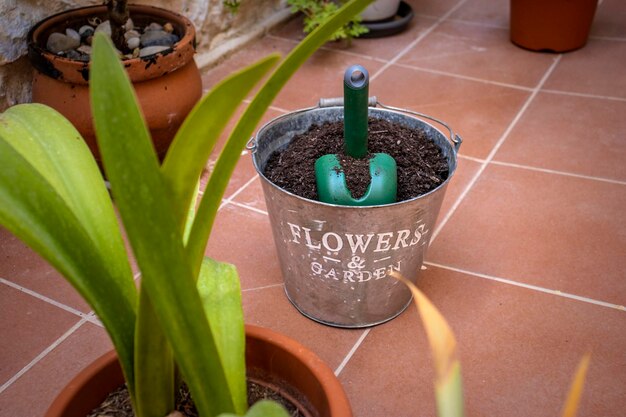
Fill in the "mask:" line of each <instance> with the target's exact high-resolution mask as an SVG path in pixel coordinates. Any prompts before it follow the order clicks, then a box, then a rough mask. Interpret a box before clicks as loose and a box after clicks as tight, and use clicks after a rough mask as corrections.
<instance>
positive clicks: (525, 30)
mask: <svg viewBox="0 0 626 417" xmlns="http://www.w3.org/2000/svg"><path fill="white" fill-rule="evenodd" d="M597 4H598V1H597V0H511V41H512V42H513V43H514V44H516V45H518V46H521V47H523V48H526V49H530V50H533V51H550V52H566V51H571V50H574V49H578V48H582V47H583V46H585V44H586V43H587V38H588V36H589V30H590V29H591V23H592V22H593V16H594V14H595V12H596V7H597Z"/></svg>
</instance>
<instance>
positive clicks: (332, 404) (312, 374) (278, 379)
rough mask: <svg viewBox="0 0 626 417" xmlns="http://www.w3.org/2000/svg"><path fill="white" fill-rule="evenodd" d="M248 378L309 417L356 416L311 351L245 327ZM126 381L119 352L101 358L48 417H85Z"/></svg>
mask: <svg viewBox="0 0 626 417" xmlns="http://www.w3.org/2000/svg"><path fill="white" fill-rule="evenodd" d="M246 366H247V368H248V378H249V379H252V380H254V381H255V382H257V383H260V384H262V385H266V386H267V385H269V386H272V387H273V388H275V389H278V391H279V392H280V393H281V394H282V395H283V397H286V398H288V399H290V400H291V401H292V402H294V404H296V405H297V406H298V408H299V409H300V410H301V411H302V412H303V414H305V415H306V416H307V417H309V416H310V417H352V411H351V409H350V404H349V403H348V399H347V397H346V394H345V392H344V390H343V387H342V386H341V384H340V383H339V380H338V379H337V378H336V377H335V374H334V373H333V371H332V370H331V369H330V368H329V367H328V366H327V365H326V364H325V363H324V362H322V360H321V359H320V358H319V357H317V355H315V354H314V353H313V352H311V351H310V350H308V349H306V348H304V347H303V346H302V345H300V344H299V343H298V342H296V341H294V340H293V339H290V338H288V337H286V336H284V335H281V334H279V333H276V332H273V331H271V330H268V329H264V328H261V327H257V326H251V325H246ZM123 383H124V378H123V375H122V370H121V368H120V366H119V362H118V361H117V356H116V355H115V352H113V351H112V352H109V353H107V354H105V355H104V356H102V357H101V358H99V359H97V360H96V361H95V362H93V363H92V364H91V365H90V366H88V367H87V368H85V369H84V370H83V371H82V372H81V373H80V374H78V375H77V376H76V377H75V378H74V379H73V380H72V381H71V382H70V383H69V384H68V385H67V386H66V387H65V388H64V389H63V391H62V392H61V393H60V394H59V396H58V397H57V398H56V399H55V400H54V402H53V403H52V405H51V406H50V408H49V409H48V411H47V413H46V417H85V416H86V415H87V413H89V412H90V411H91V410H93V409H94V408H96V407H97V406H98V405H100V403H101V402H102V401H103V400H104V399H105V398H106V396H107V395H108V394H109V393H110V392H112V391H113V390H115V389H116V388H118V387H120V386H121V385H122V384H123Z"/></svg>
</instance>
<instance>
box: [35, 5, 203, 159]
mask: <svg viewBox="0 0 626 417" xmlns="http://www.w3.org/2000/svg"><path fill="white" fill-rule="evenodd" d="M129 11H130V16H131V18H132V19H133V22H134V23H135V25H144V24H148V23H150V22H157V23H165V22H170V23H171V24H172V25H173V26H174V32H175V33H176V34H178V35H179V36H180V38H181V39H180V41H179V42H178V43H177V44H176V45H175V46H174V48H173V50H172V51H165V52H162V53H158V54H155V55H151V56H148V57H144V58H135V59H128V60H125V61H124V62H123V63H124V67H125V68H126V70H127V72H128V75H129V76H130V79H131V81H132V82H133V86H134V88H135V91H136V94H137V97H138V99H139V104H140V106H141V109H142V110H143V113H144V116H145V119H146V122H147V124H148V127H149V129H150V132H151V134H152V139H153V142H154V146H155V149H156V151H157V153H158V155H159V157H161V158H162V157H163V156H164V155H165V153H166V152H167V149H168V147H169V144H170V143H171V141H172V139H173V137H174V135H175V133H176V131H177V130H178V127H179V126H180V125H181V123H182V122H183V120H184V118H185V116H186V115H187V114H188V113H189V111H190V110H191V108H192V107H193V106H194V104H195V103H196V102H197V101H198V100H199V99H200V97H201V95H202V81H201V79H200V73H199V71H198V68H197V66H196V64H195V61H194V60H193V55H194V53H195V29H194V27H193V24H192V23H191V21H189V19H187V18H185V17H184V16H181V15H179V14H176V13H173V12H171V11H168V10H164V9H160V8H156V7H152V6H139V5H131V6H129ZM106 14H107V12H106V6H92V7H84V8H79V9H74V10H70V11H67V12H63V13H59V14H57V15H54V16H51V17H48V18H47V19H45V20H43V21H41V22H39V23H38V24H37V25H36V26H34V27H33V28H32V29H31V30H30V32H29V34H28V56H29V59H30V61H31V63H32V65H33V66H34V68H35V74H34V79H33V101H34V102H37V103H43V104H47V105H49V106H50V107H53V108H54V109H56V110H57V111H59V112H60V113H62V114H63V115H64V116H65V117H67V118H68V119H69V120H70V121H71V122H72V124H74V126H75V127H76V128H77V129H78V131H79V132H80V133H81V134H82V136H83V138H84V139H85V141H86V142H87V144H88V145H89V147H90V149H91V151H92V152H93V153H94V156H96V159H97V160H98V161H99V160H100V158H99V152H98V149H97V146H96V140H95V133H94V127H93V123H92V116H91V110H90V104H89V90H88V80H89V63H87V62H82V61H75V60H71V59H68V58H65V57H61V56H58V55H55V54H53V53H51V52H49V51H48V50H47V49H46V48H45V44H46V41H47V39H48V36H49V35H50V34H51V33H53V32H64V31H65V29H66V28H67V27H74V28H76V27H80V26H82V25H84V24H85V23H86V19H87V18H89V17H94V16H97V17H99V18H100V19H102V20H106Z"/></svg>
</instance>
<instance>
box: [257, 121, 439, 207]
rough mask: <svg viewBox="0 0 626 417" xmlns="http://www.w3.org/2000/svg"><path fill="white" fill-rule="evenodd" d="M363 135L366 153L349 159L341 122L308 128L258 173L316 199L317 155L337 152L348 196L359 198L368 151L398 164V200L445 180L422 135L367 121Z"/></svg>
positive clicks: (365, 179) (365, 180) (366, 176)
mask: <svg viewBox="0 0 626 417" xmlns="http://www.w3.org/2000/svg"><path fill="white" fill-rule="evenodd" d="M368 131H369V138H368V142H369V143H368V147H369V152H370V154H371V155H368V156H367V157H365V158H363V159H355V158H352V157H350V156H347V155H346V154H345V153H344V150H343V121H339V122H332V123H324V124H323V125H319V126H311V128H310V129H309V130H308V131H307V132H305V133H303V134H301V135H297V136H295V137H294V138H293V140H292V141H291V142H290V143H289V145H288V146H287V147H286V148H284V149H282V150H280V151H277V152H274V153H273V154H272V155H271V156H270V158H269V159H268V162H267V165H266V167H265V172H264V174H265V176H266V177H267V179H268V180H270V181H271V182H272V183H274V184H276V185H277V186H279V187H280V188H282V189H284V190H286V191H289V192H291V193H293V194H296V195H298V196H300V197H304V198H308V199H311V200H318V195H317V185H316V182H315V161H316V160H317V158H319V157H321V156H323V155H327V154H337V155H338V156H339V161H340V162H341V167H342V168H343V171H344V173H345V175H346V182H347V185H348V189H349V190H350V191H351V193H352V197H354V198H360V197H362V196H363V195H364V194H365V192H366V191H367V187H368V186H369V183H370V173H369V159H370V158H371V157H372V156H373V154H374V153H387V154H389V155H391V156H392V157H393V158H394V159H395V160H396V164H397V166H398V198H397V201H398V202H400V201H404V200H410V199H412V198H415V197H418V196H420V195H422V194H425V193H427V192H429V191H431V190H433V189H435V188H437V187H438V186H439V185H440V184H441V183H443V182H444V181H445V180H446V179H447V178H448V175H449V172H448V162H447V160H446V158H445V156H444V155H443V153H442V152H441V149H440V148H439V147H438V146H437V145H435V143H433V142H432V141H431V140H429V139H428V138H427V136H426V134H425V133H424V132H423V131H420V130H413V129H410V128H407V127H405V126H402V125H398V124H394V123H391V122H388V121H386V120H382V119H375V118H371V117H370V119H369V122H368Z"/></svg>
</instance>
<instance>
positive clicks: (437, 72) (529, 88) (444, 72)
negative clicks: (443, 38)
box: [396, 64, 533, 92]
mask: <svg viewBox="0 0 626 417" xmlns="http://www.w3.org/2000/svg"><path fill="white" fill-rule="evenodd" d="M396 66H398V67H401V68H408V69H412V70H417V71H422V72H428V73H431V74H437V75H445V76H448V77H454V78H460V79H462V80H468V81H476V82H479V83H483V84H490V85H497V86H500V87H507V88H513V89H516V90H522V91H528V92H530V91H533V88H532V87H525V86H522V85H516V84H509V83H503V82H500V81H492V80H486V79H483V78H477V77H470V76H468V75H461V74H455V73H452V72H447V71H439V70H434V69H430V68H422V67H419V66H416V65H409V64H396Z"/></svg>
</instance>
